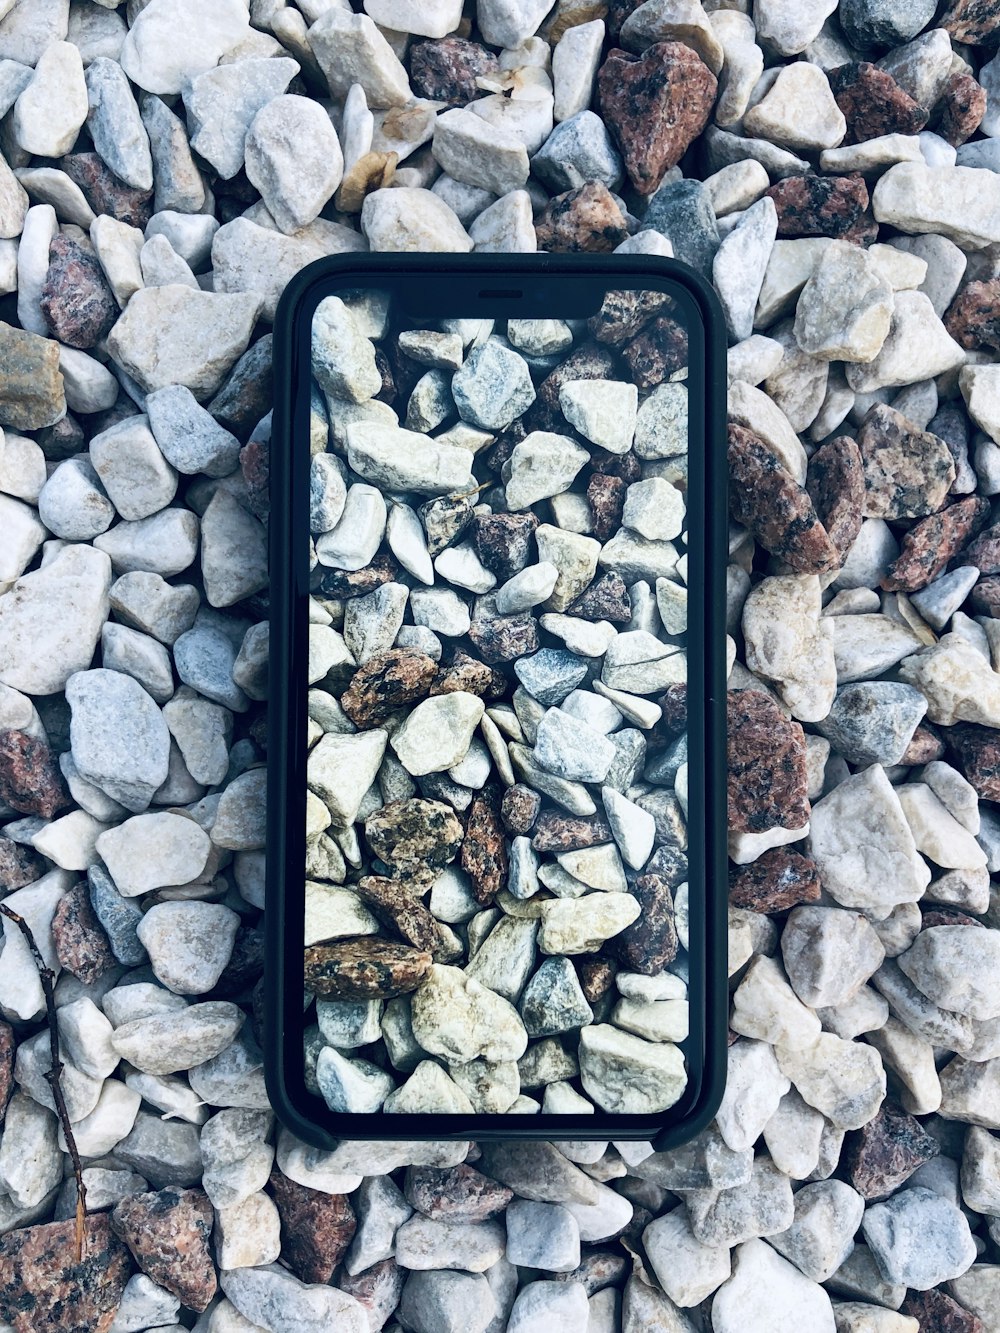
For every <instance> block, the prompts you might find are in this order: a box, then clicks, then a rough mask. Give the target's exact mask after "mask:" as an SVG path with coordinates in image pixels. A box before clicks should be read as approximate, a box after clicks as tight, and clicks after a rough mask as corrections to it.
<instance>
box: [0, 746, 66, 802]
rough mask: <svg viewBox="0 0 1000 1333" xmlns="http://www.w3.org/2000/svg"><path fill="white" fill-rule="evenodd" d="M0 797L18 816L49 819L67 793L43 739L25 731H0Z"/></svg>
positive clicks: (56, 765)
mask: <svg viewBox="0 0 1000 1333" xmlns="http://www.w3.org/2000/svg"><path fill="white" fill-rule="evenodd" d="M0 800H2V801H6V802H7V804H8V805H9V806H11V808H12V809H14V810H17V811H18V813H19V814H22V815H40V816H41V817H42V818H43V819H51V818H52V816H53V815H54V814H55V813H56V811H57V810H62V809H63V807H64V806H67V805H69V803H70V800H69V792H68V791H67V790H66V784H65V783H64V782H63V779H62V774H61V772H60V771H59V765H58V764H57V763H56V761H55V759H53V757H52V751H51V750H50V749H49V747H48V744H47V742H46V741H43V740H39V739H38V737H37V736H29V735H28V733H27V732H26V731H0Z"/></svg>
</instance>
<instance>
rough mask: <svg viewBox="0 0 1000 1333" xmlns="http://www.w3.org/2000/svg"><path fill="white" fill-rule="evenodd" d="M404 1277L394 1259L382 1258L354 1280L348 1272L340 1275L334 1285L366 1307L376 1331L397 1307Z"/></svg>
mask: <svg viewBox="0 0 1000 1333" xmlns="http://www.w3.org/2000/svg"><path fill="white" fill-rule="evenodd" d="M407 1276H408V1272H407V1270H406V1269H405V1268H400V1266H399V1264H397V1263H396V1261H395V1259H381V1260H380V1261H379V1262H378V1263H377V1264H372V1265H371V1267H370V1268H366V1269H365V1270H364V1272H362V1273H357V1274H355V1275H354V1276H353V1277H352V1276H351V1274H350V1273H347V1272H343V1273H341V1274H340V1276H339V1277H338V1278H337V1286H338V1288H339V1289H340V1290H341V1291H346V1292H347V1294H348V1296H353V1297H354V1299H355V1300H356V1301H359V1302H360V1303H361V1304H362V1305H363V1306H364V1307H365V1309H366V1310H367V1311H368V1312H369V1324H370V1326H371V1327H372V1328H373V1329H377V1328H384V1327H386V1325H387V1324H388V1323H389V1319H390V1318H391V1316H392V1314H393V1311H394V1310H395V1309H396V1308H397V1306H398V1305H399V1298H400V1296H401V1295H402V1294H403V1286H404V1284H405V1282H406V1279H407Z"/></svg>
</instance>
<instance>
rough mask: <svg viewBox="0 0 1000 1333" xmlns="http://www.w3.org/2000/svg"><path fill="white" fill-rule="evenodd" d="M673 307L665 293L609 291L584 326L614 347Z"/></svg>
mask: <svg viewBox="0 0 1000 1333" xmlns="http://www.w3.org/2000/svg"><path fill="white" fill-rule="evenodd" d="M672 305H673V303H672V301H671V299H670V297H669V296H668V295H667V294H666V292H654V291H642V290H641V289H639V288H625V289H624V290H618V291H611V292H608V293H607V295H606V296H605V298H604V300H603V301H602V302H601V308H600V310H599V311H598V312H597V314H596V315H592V316H591V317H590V319H588V320H587V327H588V328H589V329H590V331H591V333H592V334H593V335H594V337H595V338H596V339H597V341H598V342H599V343H610V344H611V345H612V346H614V345H616V344H618V343H623V342H625V341H626V340H627V339H628V338H634V337H635V335H636V334H637V333H638V332H639V330H640V329H641V328H642V327H643V326H644V325H645V324H648V323H649V321H650V320H651V319H652V318H653V316H654V315H656V314H659V312H660V311H661V310H663V307H664V306H671V307H672ZM616 457H617V455H616Z"/></svg>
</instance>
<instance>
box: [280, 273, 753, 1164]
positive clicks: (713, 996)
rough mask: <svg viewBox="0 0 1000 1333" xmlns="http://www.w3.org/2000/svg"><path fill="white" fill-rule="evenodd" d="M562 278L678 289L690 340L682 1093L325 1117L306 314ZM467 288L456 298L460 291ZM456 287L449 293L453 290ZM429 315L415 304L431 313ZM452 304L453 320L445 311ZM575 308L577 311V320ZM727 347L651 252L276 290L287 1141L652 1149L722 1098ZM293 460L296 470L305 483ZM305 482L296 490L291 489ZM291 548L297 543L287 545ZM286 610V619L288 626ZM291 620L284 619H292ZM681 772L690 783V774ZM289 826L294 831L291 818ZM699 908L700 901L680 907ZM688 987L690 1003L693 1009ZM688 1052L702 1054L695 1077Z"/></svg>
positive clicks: (705, 291) (340, 277) (475, 297)
mask: <svg viewBox="0 0 1000 1333" xmlns="http://www.w3.org/2000/svg"><path fill="white" fill-rule="evenodd" d="M561 276H571V277H573V278H575V279H577V280H578V281H577V284H574V285H575V286H578V285H580V284H579V280H580V279H588V278H590V279H593V280H594V285H600V286H601V287H602V288H604V289H607V288H608V287H613V286H615V285H619V286H627V285H629V283H630V281H631V283H632V285H642V286H648V287H653V288H656V287H660V286H662V285H663V283H664V282H668V283H669V284H670V286H671V287H676V286H678V285H679V286H680V287H681V288H682V289H683V291H684V293H686V296H687V297H688V298H690V301H691V305H692V310H691V312H690V313H691V314H693V315H694V316H695V317H696V319H697V322H698V323H700V325H701V327H702V328H703V330H704V341H703V349H704V357H703V360H702V361H701V364H700V368H699V377H700V379H701V381H702V389H703V392H702V393H701V394H700V395H692V398H691V400H690V408H691V412H692V418H691V420H692V424H691V430H690V441H691V443H690V446H689V468H690V480H689V494H693V495H698V494H700V495H701V496H702V497H703V505H702V513H703V515H704V524H705V527H704V541H703V542H702V543H701V544H700V545H697V544H693V545H692V546H691V547H690V548H689V554H690V557H691V559H690V567H689V568H690V574H689V580H688V590H689V594H690V599H689V631H688V639H689V642H688V645H687V651H688V718H689V722H688V735H689V746H690V748H691V750H692V751H698V750H700V752H701V753H702V754H703V756H704V763H703V766H702V769H701V773H700V779H701V780H700V781H699V782H697V784H695V783H694V782H692V783H691V784H690V787H689V808H688V840H689V849H696V850H697V851H699V852H700V854H701V864H700V866H697V867H696V865H695V860H694V859H693V858H692V860H691V876H690V882H691V883H692V886H693V885H694V884H695V883H697V884H698V886H699V889H700V895H701V901H702V903H703V904H704V910H703V912H701V913H698V912H693V913H692V916H691V922H690V930H691V948H690V951H689V968H690V979H691V995H692V1003H691V1013H690V1045H689V1061H690V1070H689V1086H688V1089H687V1091H686V1092H685V1094H684V1096H683V1097H682V1098H681V1100H680V1102H678V1103H677V1105H676V1106H674V1107H672V1108H671V1109H670V1110H669V1111H667V1112H665V1113H664V1114H663V1115H662V1116H659V1117H649V1116H634V1115H614V1114H609V1113H606V1112H602V1111H601V1110H600V1108H596V1110H595V1114H594V1115H546V1116H544V1117H543V1116H522V1115H475V1114H474V1115H449V1116H447V1117H445V1116H441V1115H426V1114H425V1115H390V1114H386V1113H383V1112H376V1113H374V1114H371V1115H365V1114H335V1113H333V1112H331V1111H329V1110H328V1109H327V1108H326V1106H325V1105H324V1103H323V1102H322V1100H321V1099H320V1098H317V1097H314V1096H312V1095H311V1094H310V1093H309V1092H308V1091H307V1089H306V1087H305V1082H304V1073H303V1071H304V1061H303V1056H302V1035H303V1029H304V1021H303V994H304V989H303V983H302V949H303V938H304V926H303V911H302V907H303V890H300V891H299V892H298V893H296V890H295V885H296V883H297V882H298V883H302V882H303V869H302V864H303V863H302V858H301V857H300V856H299V854H298V850H297V848H298V842H297V839H296V835H295V834H294V832H292V826H293V824H294V821H291V820H290V819H289V811H290V810H291V809H292V808H294V805H293V803H294V800H295V793H297V792H301V793H303V798H302V799H303V800H304V791H305V761H306V746H305V728H304V727H303V726H302V725H300V724H299V723H298V719H299V718H300V717H301V716H304V713H300V711H299V710H300V708H301V709H304V706H305V689H306V684H305V679H306V678H305V673H304V671H303V670H302V669H301V666H302V658H303V652H304V648H305V632H304V630H305V619H306V617H305V616H303V615H301V610H302V609H303V608H305V607H306V606H307V597H308V568H307V565H308V561H307V559H306V560H303V559H299V560H298V561H297V560H296V558H295V547H296V541H297V535H298V534H300V533H301V532H302V530H303V526H305V527H306V529H308V508H307V506H308V470H309V452H308V444H307V441H308V429H307V424H306V423H307V421H308V412H309V373H308V370H307V369H305V370H304V369H303V367H308V366H309V348H310V340H311V324H312V316H313V312H314V310H315V307H316V305H317V304H318V303H319V301H320V300H322V298H323V297H324V296H328V295H331V294H335V293H336V292H337V291H338V290H339V291H344V290H357V289H359V288H365V287H382V288H385V287H388V288H390V289H391V288H393V287H394V286H398V285H399V284H401V283H405V284H406V290H407V292H408V293H409V292H412V291H414V290H416V291H418V292H419V293H420V300H421V314H425V313H426V314H427V315H428V317H434V316H435V315H437V316H438V317H440V316H446V315H456V314H462V315H463V316H465V315H469V316H470V317H475V316H476V315H477V314H480V315H481V316H482V317H487V316H488V315H492V316H497V315H501V316H504V315H514V316H519V317H536V318H537V317H544V316H549V315H552V314H557V315H558V316H559V317H571V316H572V311H571V310H569V311H568V310H567V309H566V306H565V302H564V304H563V306H562V307H561V308H560V309H559V310H557V311H553V310H551V309H548V308H546V304H545V303H546V299H547V298H546V296H545V279H547V278H559V277H561ZM463 289H464V290H463ZM458 290H462V291H463V294H462V296H461V297H457V296H456V295H455V293H456V291H458ZM428 307H429V308H428ZM459 307H461V309H459ZM580 313H583V312H582V310H581V312H580ZM726 350H727V343H726V335H725V327H724V320H723V316H722V312H721V308H720V307H719V304H718V300H717V298H716V296H715V294H714V292H713V291H712V289H711V287H710V286H709V284H708V283H707V282H706V281H705V280H704V279H703V278H702V277H701V276H700V275H699V274H698V273H696V272H695V271H694V270H693V269H691V268H690V267H688V266H687V265H686V264H682V263H680V262H679V261H674V260H669V259H663V258H659V257H656V256H647V255H640V256H624V255H561V254H546V253H540V254H527V255H522V254H511V255H507V254H500V255H495V254H488V255H479V254H471V255H466V254H426V255H425V254H394V253H389V254H387V253H378V254H369V255H357V254H351V255H343V256H340V255H337V256H332V257H330V258H328V259H320V260H318V261H316V262H315V263H313V264H310V265H309V266H308V267H307V268H305V269H303V270H302V271H301V272H300V273H299V274H297V275H296V277H295V278H293V279H292V281H291V282H290V283H289V285H288V287H287V288H286V290H285V292H284V294H283V295H282V298H281V301H280V302H279V305H278V309H277V313H276V316H275V321H274V395H275V406H274V416H273V425H272V437H271V450H270V489H271V506H270V520H269V524H270V527H269V534H270V535H269V541H270V690H269V700H270V702H269V708H268V809H267V878H266V913H265V978H264V987H265V1014H264V1055H265V1073H266V1080H267V1088H268V1094H269V1097H270V1100H271V1105H272V1107H273V1109H274V1110H275V1112H276V1114H277V1116H278V1117H279V1119H280V1120H281V1121H282V1122H283V1124H284V1125H285V1126H286V1127H287V1128H288V1129H290V1130H291V1131H292V1132H293V1133H294V1134H296V1135H297V1136H298V1137H299V1138H300V1139H302V1140H304V1141H305V1142H307V1143H310V1144H312V1145H314V1146H315V1147H317V1148H321V1149H326V1150H330V1149H332V1148H333V1147H334V1146H335V1145H336V1143H337V1142H339V1141H341V1140H344V1139H362V1140H364V1139H368V1140H379V1139H382V1140H406V1139H430V1140H442V1139H542V1140H546V1139H547V1140H557V1139H576V1140H582V1139H594V1140H605V1139H607V1140H621V1141H624V1140H629V1139H632V1140H651V1141H652V1142H653V1145H654V1147H655V1149H656V1150H657V1151H665V1150H667V1149H669V1148H673V1147H675V1146H677V1145H678V1144H680V1143H683V1142H684V1141H685V1140H687V1139H689V1138H691V1137H692V1136H693V1135H695V1134H696V1133H698V1132H699V1131H700V1130H701V1129H703V1128H704V1127H705V1126H706V1125H707V1124H708V1122H709V1121H710V1120H711V1119H712V1117H713V1116H714V1115H715V1113H716V1111H717V1110H718V1107H719V1104H720V1101H721V1099H722V1095H723V1091H724V1088H725V1076H726V1016H727V994H728V986H727V974H728V968H727V898H728V894H727V875H728V861H727V853H726V751H725V726H726V722H725V701H726V676H725V633H726V631H725V569H726V562H727V514H728V509H727V501H726V460H725V422H726ZM303 463H304V473H303ZM303 478H304V481H305V484H303ZM299 544H300V545H301V546H302V550H303V552H305V545H304V544H302V543H299ZM296 607H298V608H299V610H300V614H299V615H298V617H296ZM297 621H298V623H296V622H297ZM691 776H692V777H694V774H693V772H692V774H691ZM300 822H301V823H302V825H303V830H304V818H303V820H302V821H300ZM697 900H698V897H697V890H693V891H692V901H693V902H695V901H697ZM699 991H700V994H701V997H702V1000H703V1003H702V1004H701V1005H700V1006H697V1005H696V1004H695V1002H694V997H695V995H696V994H697V993H698V992H699ZM691 1053H699V1054H700V1064H699V1065H697V1066H696V1065H695V1064H694V1061H693V1058H692V1057H691Z"/></svg>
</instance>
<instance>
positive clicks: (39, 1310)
mask: <svg viewBox="0 0 1000 1333" xmlns="http://www.w3.org/2000/svg"><path fill="white" fill-rule="evenodd" d="M75 1245H76V1221H75V1219H73V1218H70V1219H69V1220H68V1221H65V1222H48V1223H46V1224H44V1225H43V1226H37V1227H24V1228H23V1229H21V1230H18V1231H8V1233H7V1234H6V1236H3V1237H0V1319H2V1320H3V1321H4V1323H6V1324H10V1325H12V1326H13V1328H14V1330H15V1333H107V1330H108V1329H109V1328H110V1327H111V1325H112V1323H113V1322H114V1318H115V1315H116V1314H117V1312H118V1306H119V1305H120V1304H121V1299H122V1293H123V1292H124V1290H125V1284H126V1282H127V1281H128V1278H129V1272H130V1269H131V1265H130V1263H129V1257H128V1251H127V1250H126V1248H125V1246H124V1245H123V1244H122V1243H121V1241H120V1240H119V1239H118V1237H117V1236H116V1235H115V1234H114V1233H113V1232H112V1230H111V1219H110V1218H109V1216H108V1214H107V1213H91V1214H90V1215H89V1216H88V1217H87V1218H86V1219H85V1221H84V1233H83V1258H82V1259H81V1261H80V1262H79V1263H76V1262H75V1260H74V1254H75Z"/></svg>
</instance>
